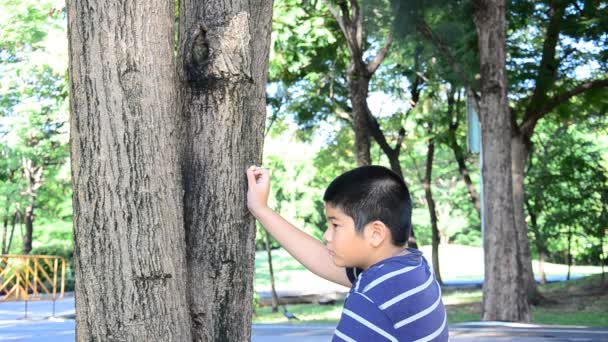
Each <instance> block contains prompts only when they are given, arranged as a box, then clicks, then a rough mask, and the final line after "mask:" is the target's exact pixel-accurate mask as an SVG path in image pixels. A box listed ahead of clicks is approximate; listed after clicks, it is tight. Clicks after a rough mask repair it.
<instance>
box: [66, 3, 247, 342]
mask: <svg viewBox="0 0 608 342" xmlns="http://www.w3.org/2000/svg"><path fill="white" fill-rule="evenodd" d="M174 22H175V3H173V2H170V1H159V0H145V1H144V0H131V1H121V2H116V1H107V0H98V1H69V2H68V37H69V43H70V46H69V57H70V70H69V71H70V72H69V76H70V110H71V120H70V123H71V130H70V134H71V136H70V140H71V164H72V182H73V189H74V195H73V206H74V239H75V243H74V264H75V271H76V288H75V296H76V340H77V341H191V340H192V338H191V335H190V334H191V328H190V326H191V323H190V319H189V315H188V304H187V299H186V274H185V270H186V260H185V254H186V251H185V248H186V246H185V236H184V229H183V193H182V180H181V175H180V160H179V155H180V154H179V139H180V138H181V132H180V131H179V127H178V125H177V123H178V119H179V115H177V113H178V106H177V101H176V100H177V92H176V88H175V85H176V72H175V66H174V63H173V59H174ZM249 301H250V299H249Z"/></svg>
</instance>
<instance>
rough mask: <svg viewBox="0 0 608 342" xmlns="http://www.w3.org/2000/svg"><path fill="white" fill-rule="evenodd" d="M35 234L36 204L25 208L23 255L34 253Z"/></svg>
mask: <svg viewBox="0 0 608 342" xmlns="http://www.w3.org/2000/svg"><path fill="white" fill-rule="evenodd" d="M33 234H34V204H32V203H30V204H29V205H28V206H27V207H26V208H25V234H24V235H23V254H30V252H31V251H32V235H33Z"/></svg>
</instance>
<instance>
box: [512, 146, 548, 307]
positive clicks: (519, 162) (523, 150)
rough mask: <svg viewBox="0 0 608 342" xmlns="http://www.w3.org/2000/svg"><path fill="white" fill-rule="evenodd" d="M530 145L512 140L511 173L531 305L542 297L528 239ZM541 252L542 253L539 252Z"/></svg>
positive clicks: (523, 267)
mask: <svg viewBox="0 0 608 342" xmlns="http://www.w3.org/2000/svg"><path fill="white" fill-rule="evenodd" d="M529 146H530V144H529V143H526V139H525V138H524V137H522V136H521V135H514V136H513V138H512V139H511V172H512V177H513V210H514V211H513V213H514V215H515V230H516V232H517V248H518V253H517V257H518V258H519V260H520V263H521V265H522V277H523V284H524V289H525V291H526V296H527V298H528V301H529V302H530V303H531V304H538V303H539V301H540V300H541V299H542V295H541V294H540V292H539V291H538V287H537V286H536V281H535V279H534V271H533V270H532V254H531V252H530V239H529V238H528V225H527V223H526V216H525V215H526V213H525V200H526V193H525V189H524V177H525V176H524V172H525V170H524V169H525V165H526V161H527V160H528V155H529V153H530V147H529ZM539 252H540V251H539Z"/></svg>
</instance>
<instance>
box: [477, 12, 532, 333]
mask: <svg viewBox="0 0 608 342" xmlns="http://www.w3.org/2000/svg"><path fill="white" fill-rule="evenodd" d="M473 13H474V15H473V16H474V21H475V25H476V29H477V36H478V43H479V56H480V66H481V68H480V69H481V106H480V107H481V108H480V109H481V110H480V113H479V114H480V119H481V127H482V144H483V169H482V172H483V188H484V213H485V214H484V218H483V220H484V227H485V234H484V251H485V257H484V259H485V277H484V286H483V303H482V318H483V319H484V320H492V321H494V320H498V321H520V322H528V321H529V320H530V311H529V306H528V301H527V299H526V296H525V291H524V289H523V288H522V287H521V284H522V281H523V279H522V276H521V273H522V265H521V264H520V263H519V262H518V261H519V259H518V257H517V253H518V239H517V233H516V232H515V217H514V214H513V186H512V175H511V117H510V113H509V106H508V98H507V78H506V67H505V60H506V59H505V58H506V51H505V50H506V36H505V34H506V20H505V3H504V0H474V1H473Z"/></svg>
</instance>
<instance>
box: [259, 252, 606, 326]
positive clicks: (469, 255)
mask: <svg viewBox="0 0 608 342" xmlns="http://www.w3.org/2000/svg"><path fill="white" fill-rule="evenodd" d="M422 250H423V253H424V254H425V255H427V256H429V257H428V259H430V251H427V250H428V248H427V247H422ZM441 252H443V254H442V255H441V259H440V263H441V264H440V266H441V270H442V276H443V277H444V279H479V278H483V264H480V261H481V260H483V256H482V254H481V253H482V251H481V249H480V248H475V247H466V246H447V247H444V248H442V251H440V253H441ZM267 264H268V263H267V261H266V252H258V254H257V256H256V283H255V284H256V290H258V291H260V290H269V289H270V285H269V275H268V266H267ZM533 264H534V263H533ZM273 267H274V270H275V276H276V286H277V289H278V290H281V289H289V288H290V287H291V286H293V284H300V283H302V282H304V283H305V284H307V286H312V285H311V284H317V283H318V284H320V285H318V286H323V285H324V283H323V282H322V281H320V280H318V279H317V278H318V277H316V276H314V275H312V274H310V273H309V272H308V271H306V270H305V269H304V268H303V267H302V266H300V265H299V264H298V263H297V261H295V260H293V259H292V258H291V257H290V256H289V255H288V254H287V253H286V252H285V251H284V250H276V251H273ZM444 270H445V271H444ZM545 270H546V272H547V275H560V274H561V275H563V274H566V272H567V266H566V265H558V264H548V263H546V264H545ZM571 272H572V274H576V275H581V276H586V277H584V278H581V279H576V280H572V281H568V282H560V283H551V284H546V285H540V291H541V292H542V293H543V295H544V296H545V297H546V298H547V301H545V302H544V303H543V304H541V305H539V306H534V307H532V308H531V310H532V312H531V314H532V323H537V324H558V325H579V326H590V327H608V315H606V312H608V278H607V279H606V280H605V282H604V284H603V285H601V274H597V273H600V272H601V267H595V266H573V267H572V270H571ZM607 277H608V276H607ZM481 299H482V291H481V289H470V290H449V289H448V290H445V291H444V293H443V302H444V304H445V306H446V310H447V313H448V321H449V323H450V324H454V323H460V322H471V321H479V320H480V319H481ZM342 305H343V302H342V301H337V302H336V303H335V304H334V305H316V304H298V305H289V306H288V308H289V311H290V312H292V313H294V314H295V315H296V316H297V317H298V318H299V321H298V322H300V323H322V322H323V323H337V321H338V320H339V318H340V314H341V312H342ZM285 322H287V319H286V318H284V317H283V315H282V313H281V312H278V313H272V312H271V308H270V307H262V308H257V309H256V316H255V317H254V323H285Z"/></svg>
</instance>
